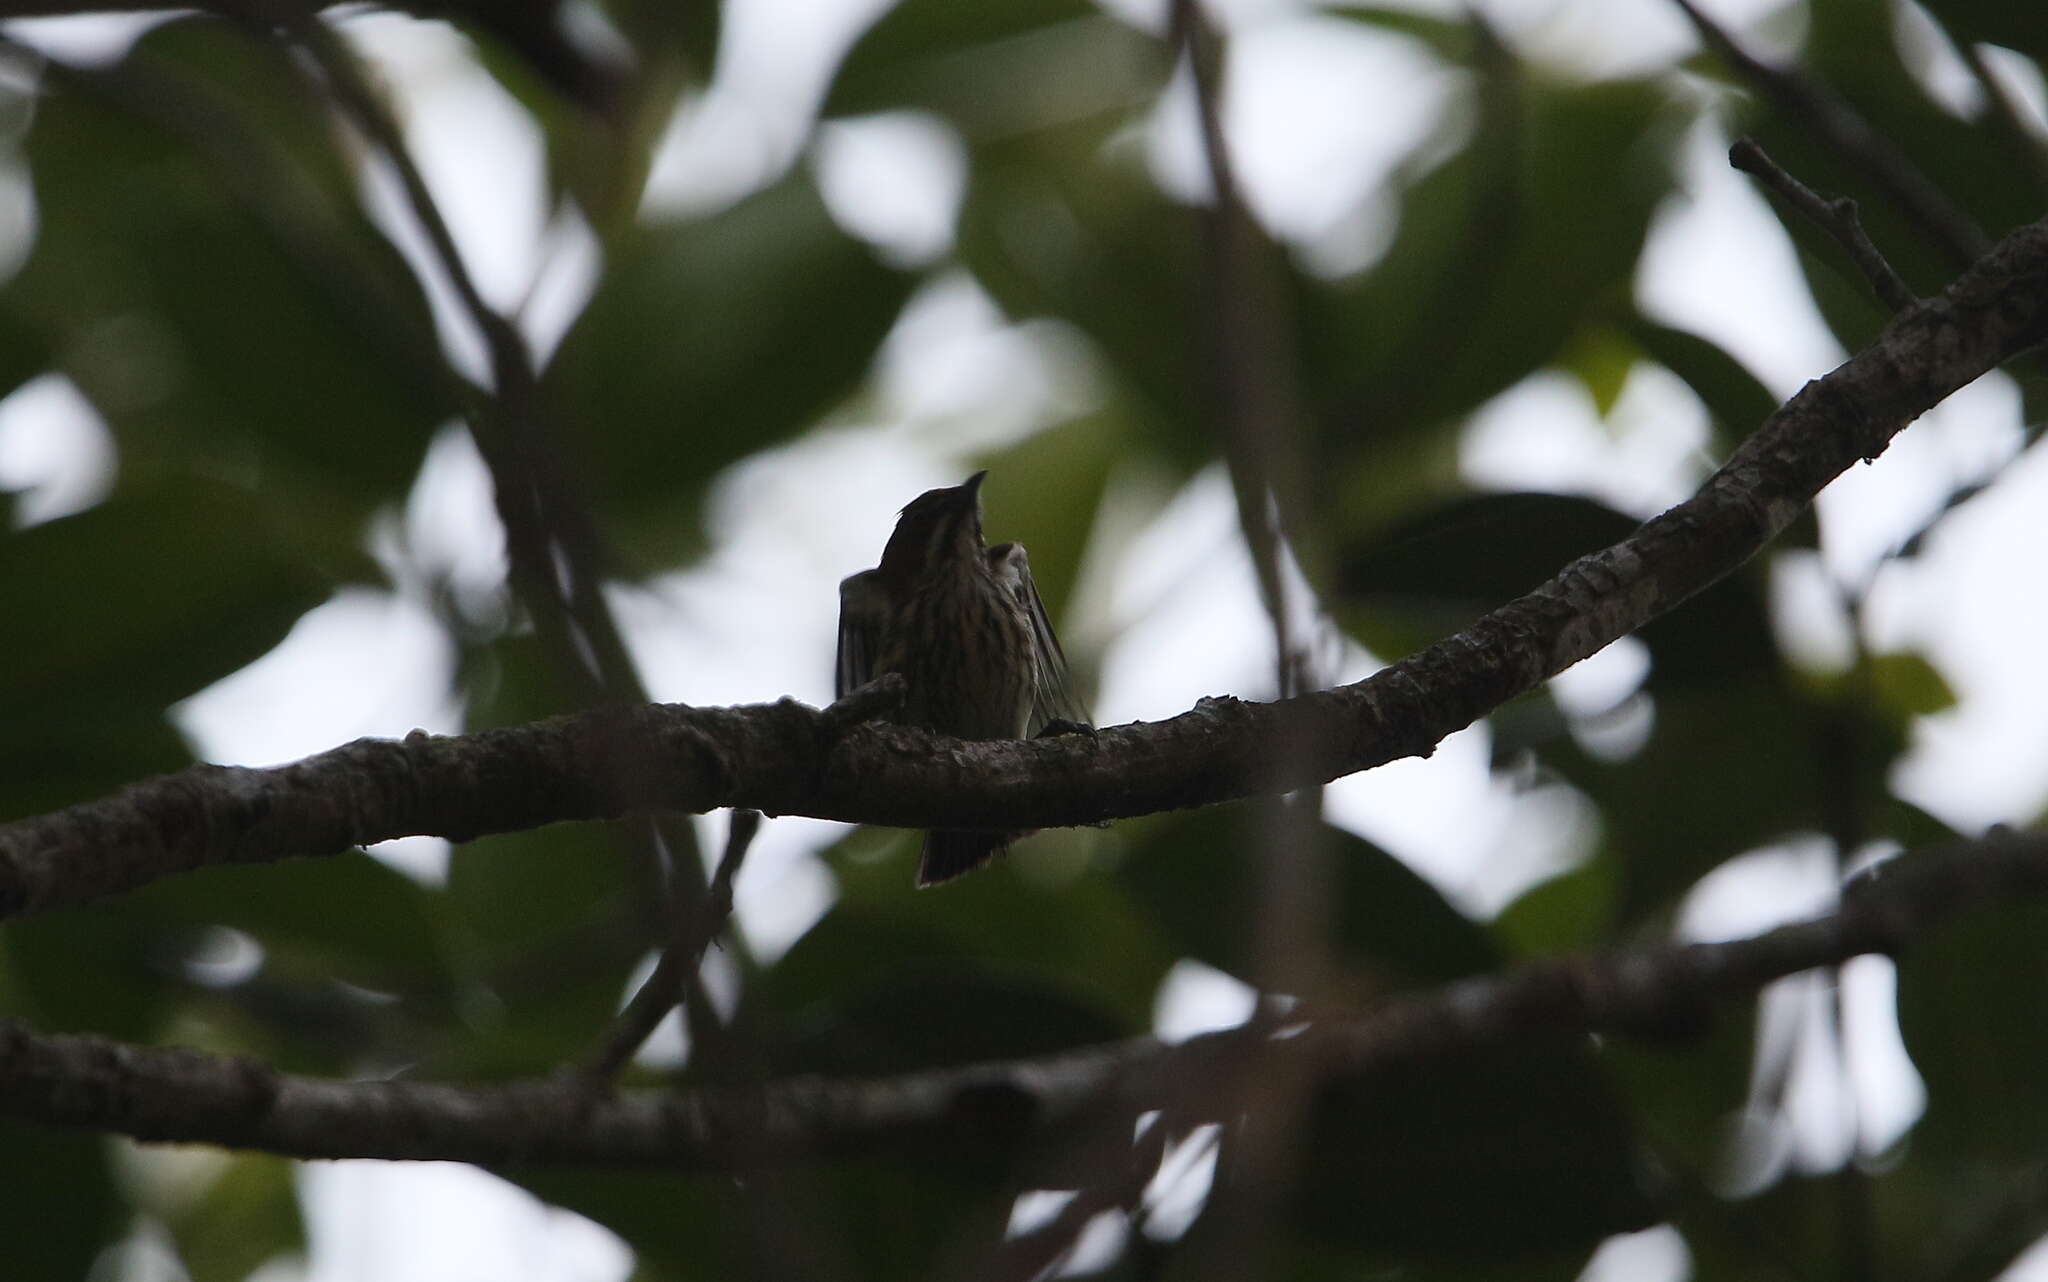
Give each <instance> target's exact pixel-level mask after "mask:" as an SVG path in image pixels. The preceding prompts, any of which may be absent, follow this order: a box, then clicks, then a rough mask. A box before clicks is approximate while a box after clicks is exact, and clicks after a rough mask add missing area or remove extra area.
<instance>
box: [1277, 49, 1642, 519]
mask: <svg viewBox="0 0 2048 1282" xmlns="http://www.w3.org/2000/svg"><path fill="white" fill-rule="evenodd" d="M1478 70H1479V71H1480V72H1481V73H1482V75H1481V78H1480V81H1479V83H1480V86H1481V87H1480V90H1479V101H1478V119H1477V122H1476V125H1475V129H1474V132H1473V134H1472V137H1471V140H1470V141H1469V142H1468V143H1467V144H1466V145H1465V146H1464V147H1463V148H1462V149H1460V150H1459V151H1458V153H1457V154H1456V155H1454V156H1453V157H1451V159H1449V160H1448V161H1446V162H1444V163H1443V164H1441V165H1440V166H1438V167H1437V168H1435V169H1434V170H1432V171H1431V172H1429V173H1428V174H1427V175H1426V176H1424V177H1421V178H1420V179H1419V180H1417V181H1415V182H1413V183H1412V184H1411V185H1410V186H1409V187H1408V188H1407V190H1406V191H1405V192H1403V193H1402V200H1401V223H1400V230H1399V232H1398V233H1397V234H1396V236H1395V240H1394V243H1393V245H1392V246H1391V247H1390V249H1389V251H1388V252H1387V254H1386V255H1385V256H1384V257H1383V258H1382V259H1381V260H1380V262H1379V265H1378V266H1376V267H1375V268H1374V269H1373V270H1371V271H1370V272H1368V273H1366V274H1365V275H1363V276H1361V277H1357V278H1354V279H1352V280H1347V281H1338V282H1329V283H1308V284H1306V285H1305V286H1304V289H1303V291H1302V293H1301V301H1302V308H1303V310H1302V313H1301V315H1300V316H1299V318H1298V322H1297V324H1298V329H1299V332H1300V334H1301V345H1302V350H1303V353H1304V357H1305V363H1306V368H1307V390H1308V392H1309V394H1310V396H1311V398H1312V400H1313V402H1314V403H1315V404H1316V405H1318V406H1319V407H1321V413H1320V414H1319V416H1318V417H1319V418H1320V419H1321V421H1322V422H1323V423H1324V424H1325V425H1326V429H1325V433H1324V435H1323V437H1322V439H1321V441H1320V443H1319V444H1320V448H1321V450H1322V452H1323V457H1322V458H1321V459H1320V460H1318V461H1319V463H1320V464H1321V465H1323V466H1325V467H1329V468H1333V469H1336V472H1335V473H1334V474H1335V475H1337V476H1341V477H1349V476H1350V475H1351V474H1352V473H1353V472H1357V473H1359V474H1361V476H1363V477H1368V478H1369V477H1370V476H1371V475H1372V474H1373V472H1374V471H1375V469H1378V470H1384V468H1385V467H1386V466H1387V465H1388V463H1389V461H1390V460H1398V459H1399V458H1400V457H1402V451H1403V450H1404V449H1407V448H1412V446H1413V443H1414V441H1415V440H1416V439H1417V438H1418V437H1433V436H1434V435H1435V434H1436V433H1438V432H1439V431H1440V430H1441V429H1442V428H1443V426H1444V425H1445V424H1446V423H1450V422H1454V421H1456V420H1458V419H1460V418H1462V417H1463V416H1464V415H1465V414H1467V413H1469V412H1471V411H1472V410H1473V409H1475V408H1477V407H1478V406H1479V405H1481V404H1482V403H1484V402H1485V401H1487V400H1488V399H1490V398H1492V397H1493V396H1495V395H1497V394H1498V393H1500V392H1502V391H1505V390H1506V389H1508V388H1509V387H1512V386H1514V385H1515V384H1516V383H1518V382H1520V381H1521V380H1522V379H1523V378H1525V377H1526V376H1528V375H1529V374H1530V373H1532V372H1534V371H1535V370H1537V369H1539V368H1541V367H1542V366H1544V365H1545V364H1548V363H1550V362H1553V361H1555V360H1557V359H1559V358H1560V356H1561V355H1562V354H1563V353H1564V352H1565V351H1566V350H1567V348H1568V346H1569V344H1570V343H1571V342H1572V341H1573V336H1574V335H1575V334H1576V333H1578V332H1579V331H1580V330H1581V329H1582V328H1583V327H1585V326H1587V325H1589V324H1600V323H1604V318H1605V317H1606V316H1607V315H1609V314H1610V313H1611V312H1612V311H1613V310H1614V309H1615V306H1616V304H1617V302H1618V300H1620V299H1622V298H1625V297H1626V296H1627V291H1628V290H1629V288H1630V282H1631V280H1632V279H1633V275H1634V272H1635V265H1636V258H1637V255H1638V254H1639V252H1640V250H1641V247H1642V243H1643V238H1644V235H1645V234H1646V232H1647V229H1648V226H1649V220H1650V216H1651V214H1652V213H1653V212H1654V210H1655V208H1656V206H1657V203H1658V201H1659V200H1660V199H1661V198H1662V197H1663V195H1664V194H1665V193H1666V192H1667V191H1668V190H1669V184H1670V165H1671V156H1672V151H1673V146H1674V142H1675V131H1674V129H1673V128H1672V127H1671V126H1672V124H1673V123H1674V122H1673V121H1672V119H1671V115H1670V113H1669V112H1667V111H1666V109H1665V97H1664V95H1665V90H1664V89H1663V87H1661V86H1660V85H1658V84H1657V83H1655V82H1651V81H1626V80H1622V81H1603V82H1598V83H1594V84H1586V85H1578V84H1562V83H1554V82H1551V81H1548V80H1545V79H1543V78H1541V77H1539V76H1536V75H1533V74H1526V73H1523V72H1522V71H1521V70H1520V69H1518V68H1516V67H1514V66H1513V65H1511V64H1508V63H1506V62H1505V60H1504V59H1502V58H1499V57H1495V58H1492V59H1488V60H1482V63H1481V66H1480V67H1479V68H1478ZM1361 425H1369V427H1370V430H1369V431H1365V430H1360V429H1361ZM1359 483H1360V484H1364V483H1365V481H1363V480H1361V481H1360V482H1359Z"/></svg>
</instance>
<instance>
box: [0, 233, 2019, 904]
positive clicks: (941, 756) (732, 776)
mask: <svg viewBox="0 0 2048 1282" xmlns="http://www.w3.org/2000/svg"><path fill="white" fill-rule="evenodd" d="M2044 336H2048V220H2044V221H2043V222H2039V223H2034V224H2031V225H2029V226H2027V227H2025V228H2022V229H2021V230H2019V231H2017V232H2015V233H2013V234H2012V235H2011V236H2009V237H2007V238H2006V239H2005V240H2004V241H2003V242H2002V243H2000V244H1999V245H1998V247H1997V248H1996V249H1994V250H1993V251H1992V252H1991V253H1990V254H1988V255H1986V256H1985V258H1984V259H1983V260H1982V261H1980V262H1979V263H1978V264H1977V265H1976V266H1975V267H1973V268H1972V269H1971V270H1970V271H1969V272H1967V273H1966V274H1964V275H1963V276H1962V277H1961V278H1960V279H1959V280H1957V281H1956V282H1955V284H1953V285H1952V286H1951V287H1950V288H1949V289H1948V290H1946V291H1945V292H1944V293H1942V294H1941V295H1940V296H1939V297H1936V298H1933V299H1930V300H1928V301H1926V302H1924V303H1922V304H1920V305H1919V306H1917V307H1915V308H1913V309H1912V310H1910V311H1908V312H1906V313H1905V314H1903V315H1901V316H1899V317H1898V318H1897V319H1896V320H1895V321H1894V322H1893V323H1892V324H1891V325H1890V326H1889V327H1888V328H1887V329H1886V330H1885V332H1884V333H1883V334H1882V335H1880V336H1879V338H1878V339H1877V341H1876V342H1874V343H1873V344H1872V345H1871V346H1870V347H1869V348H1868V349H1866V350H1865V351H1863V352H1861V353H1859V354H1858V355H1857V356H1855V357H1854V358H1853V359H1851V360H1849V361H1848V362H1846V363H1845V364H1843V365H1842V366H1841V367H1839V368H1838V369H1836V370H1834V371H1833V372H1831V373H1830V374H1828V375H1827V376H1826V377H1824V378H1821V379H1818V380H1816V381H1815V382H1812V383H1809V384H1808V385H1807V386H1806V387H1805V388H1804V389H1803V390H1801V392H1800V393H1799V394H1798V395H1797V396H1795V397H1793V398H1792V400H1791V401H1790V402H1789V403H1787V404H1786V405H1785V406H1784V407H1783V408H1781V409H1780V410H1779V411H1778V412H1777V413H1775V414H1773V415H1772V416H1771V417H1770V418H1769V419H1768V420H1767V421H1766V422H1765V423H1764V424H1763V426H1762V427H1760V428H1759V429H1758V430H1757V431H1756V433H1755V434H1754V435H1753V436H1752V437H1751V438H1750V439H1749V440H1748V441H1746V442H1745V443H1744V444H1743V445H1742V447H1741V448H1740V449H1738V450H1737V451H1736V452H1735V454H1734V456H1733V457H1732V458H1730V459H1729V460H1728V462H1727V464H1726V465H1724V466H1723V467H1722V468H1721V469H1720V470H1719V471H1718V472H1716V473H1715V474H1714V475H1713V476H1712V477H1711V478H1709V479H1708V481H1707V482H1706V484H1705V485H1703V486H1702V487H1701V489H1700V491H1699V493H1698V494H1696V495H1694V496H1693V497H1692V498H1691V499H1688V500H1687V501H1686V502H1684V503H1681V504H1679V505H1678V506H1677V507H1674V508H1672V509H1671V510H1670V511H1668V512H1666V513H1664V514H1663V515H1662V516H1659V517H1657V518H1656V519H1654V520H1652V521H1649V522H1647V523H1646V524H1644V525H1643V526H1642V527H1641V528H1640V529H1638V530H1637V531H1636V532H1635V533H1634V534H1632V535H1631V536H1630V537H1628V538H1627V539H1624V540H1622V541H1621V542H1620V543H1617V544H1615V545H1614V546H1613V547H1610V548H1607V549H1605V550H1603V551H1600V552H1596V553H1594V554H1592V555H1590V556H1586V557H1582V558H1580V559H1579V560H1577V561H1575V562H1573V563H1572V564H1570V565H1568V566H1566V567H1565V568H1564V569H1563V570H1562V571H1560V572H1559V573H1558V575H1557V576H1556V577H1555V578H1553V579H1551V580H1550V581H1549V582H1547V583H1545V584H1543V585H1541V586H1540V587H1538V588H1536V589H1535V590H1534V591H1532V592H1530V593H1529V594H1528V595H1526V596H1523V597H1521V598H1520V599H1518V600H1515V601H1513V602H1510V603H1509V604H1507V605H1505V606H1502V607H1501V608H1500V609H1498V610H1495V611H1494V612H1493V613H1491V614H1488V615H1486V616H1485V617H1483V618H1481V619H1480V620H1478V621H1477V622H1476V623H1474V624H1473V625H1472V626H1471V627H1469V628H1467V629H1465V630H1464V631H1462V632H1460V633H1457V634H1456V635H1454V636H1451V637H1447V638H1445V639H1444V640H1442V641H1440V642H1438V643H1436V644H1435V645H1433V646H1430V647H1429V648H1428V649H1426V650H1423V651H1421V652H1420V653H1417V654H1415V655H1411V656H1410V657H1408V658H1406V659H1403V660H1402V661H1401V662H1399V663H1396V664H1394V665H1392V666H1390V667H1388V668H1386V669H1384V670H1382V671H1381V672H1379V673H1377V674H1375V675H1373V676H1372V677H1370V678H1368V679H1366V680H1364V681H1360V682H1357V683H1355V684H1352V685H1348V686H1341V687H1338V688H1336V689H1332V690H1323V691H1317V692H1314V693H1311V694H1306V695H1302V696H1300V697H1297V698H1292V699H1284V700H1281V701H1279V702H1275V703H1249V702H1244V701H1240V700H1237V699H1231V698H1223V699H1204V700H1202V701H1201V703H1199V704H1198V705H1197V706H1196V707H1195V708H1194V709H1193V710H1192V711H1189V712H1186V713H1184V714H1182V715H1181V716H1178V717H1175V718H1173V719H1172V720H1170V721H1165V722H1160V723H1157V724H1149V725H1148V724H1132V725H1127V726H1117V727H1112V728H1110V729H1106V730H1104V731H1102V732H1101V734H1100V736H1099V737H1098V738H1096V739H1094V740H1089V739H1085V738H1078V737H1077V738H1064V739H1052V740H1044V741H1033V742H993V743H963V742H959V741H955V740H948V739H942V738H938V737H935V736H932V735H929V734H925V733H922V732H920V731H916V730H908V729H902V728H897V727H892V726H887V725H880V724H873V723H868V724H859V725H851V726H849V725H848V724H847V722H848V718H846V717H845V716H844V715H832V714H830V713H827V712H821V711H819V710H816V709H812V708H808V707H805V706H803V705H801V704H798V703H795V702H793V701H789V700H784V701H782V702H780V703H775V704H766V705H756V706H749V707H735V708H690V707H681V706H672V705H671V706H662V705H652V706H644V707H635V708H628V709H613V710H603V711H596V712H588V713H584V714H580V715H577V716H572V717H562V718H557V719H555V720H551V721H543V722H539V723H536V724H533V725H527V726H520V727H516V728H512V729H506V730H495V731H487V732H484V733H481V734H473V735H463V736H459V737H454V738H440V737H435V736H431V735H425V734H417V733H416V734H414V735H411V736H409V737H408V738H407V739H405V740H404V741H403V742H391V741H383V740H361V741H358V742H356V743H352V744H348V745H346V746H344V747H341V748H336V749H334V750H333V751H331V752H325V753H322V754H320V755H318V756H315V757H310V758H307V759H306V760H304V761H301V762H297V763H295V764H293V765H289V766H282V767H278V768H275V769H267V770H255V769H242V768H225V767H217V766H201V767H195V768H193V769H191V770H186V771H183V772H180V773H178V774H175V775H169V776H165V777H162V778H158V779H153V780H149V781H147V782H144V783H140V784H137V785H135V786H133V787H130V788H127V789H124V790H123V791H121V792H119V793H116V794H114V795H113V796H111V797H108V798H105V799H102V800H100V801H95V802H90V803H87V804H84V805H79V806H74V807H72V808H70V809H67V810H62V811H58V812H55V813H53V814H49V815H44V816H41V817H38V818H33V819H26V820H22V821H20V822H17V823H13V824H8V825H4V826H0V915H4V914H9V913H16V912H22V911H27V910H33V909H38V908H45V907H49V906H52V905H59V904H72V903H78V902H81V901H84V900H89V899H92V898H94V897H97V896H101V895H107V894H113V893H116V892H119V891H122V890H126V889H130V888H133V887H135V886H139V885H142V884H144V883H146V882H149V881H151V880H153V879H155V878H158V877H164V876H169V875H171V874H174V873H179V872H183V871H186V870H188V869H192V868H197V867H202V866H205V865H209V864H222V863H237V862H258V861H266V860H274V859H282V858H286V857H290V856H295V855H322V854H332V853H335V852H337V851H341V850H344V849H347V848H349V847H350V846H353V845H359V844H362V843H366V842H373V841H380V840H383V839H386V838H390V837H400V836H407V835H413V834H431V835H435V836H442V837H448V838H451V839H454V840H463V839H466V838H469V837H474V836H477V835H480V834H483V833H491V832H508V831H513V830H516V829H522V828H531V827H536V826H538V825H541V824H546V823H551V822H556V821H561V820H577V819H594V818H601V817H608V816H615V815H619V814H623V813H625V812H628V811H633V810H654V809H665V810H674V811H707V810H712V809H716V808H719V807H723V806H741V807H751V808H753V809H757V810H761V811H763V812H765V813H767V814H771V815H777V814H800V815H812V816H816V817H819V818H825V819H843V820H849V821H855V822H863V823H879V824H890V825H895V826H898V827H906V828H946V827H960V826H974V825H981V826H988V827H1002V828H1037V827H1051V826H1058V825H1065V824H1082V823H1091V822H1095V821H1098V820H1104V819H1117V818H1123V817H1127V816H1131V815H1142V814H1149V813H1152V812H1155V811H1161V810H1169V809H1174V808H1178V807H1185V806H1197V805H1204V804H1208V803H1212V802H1218V801H1227V800H1231V799H1234V798H1240V797H1246V796H1252V795H1256V794H1262V793H1274V792H1279V791H1284V790H1287V789H1291V788H1297V787H1302V786H1305V785H1309V784H1315V783H1321V782H1325V781H1327V780H1330V779H1335V778H1338V777H1339V776H1342V775H1347V774H1351V773H1353V772H1355V771H1359V770H1365V769H1368V768H1370V767H1373V766H1377V765H1381V764H1383V763H1385V762H1388V761H1392V760H1395V759H1397V758H1400V757H1408V756H1419V755H1427V754H1428V753H1429V752H1430V751H1431V750H1432V749H1433V748H1434V747H1435V745H1436V744H1437V743H1438V741H1440V740H1441V739H1443V738H1444V737H1445V736H1446V735H1449V734H1451V733H1453V732H1455V731H1457V730H1460V729H1462V728H1464V727H1465V726H1467V725H1470V724H1471V723H1472V722H1473V721H1474V720H1476V719H1477V718H1479V717H1480V716H1483V715H1484V714H1485V713H1487V712H1488V711H1489V710H1491V709H1493V708H1495V707H1498V706H1499V705H1501V704H1502V703H1504V702H1506V701H1507V700H1509V699H1512V698H1514V697H1516V696H1517V695H1520V694H1523V693H1525V692H1527V691H1528V690H1530V689H1533V688H1534V687H1535V686H1536V685H1538V684H1539V683H1540V682H1542V681H1544V680H1545V679H1547V678H1548V677H1550V676H1552V675H1554V674H1556V673H1558V672H1561V671H1563V670H1564V669H1565V668H1567V667H1570V666H1571V665H1572V664H1574V663H1576V662H1578V661H1579V660H1580V659H1583V658H1585V657H1586V656H1588V655H1590V654H1592V653H1594V652H1595V651H1597V650H1599V649H1601V648H1602V647H1603V646H1606V645H1607V644H1609V643H1610V642H1612V641H1614V640H1615V639H1617V638H1619V637H1622V636H1625V635H1627V634H1628V633H1629V632H1632V631H1634V630H1635V629H1636V628H1639V627H1641V626H1642V625H1643V624H1644V623H1645V622H1647V621H1649V620H1650V619H1652V618H1655V617H1656V616H1657V615H1659V614H1661V613H1663V612H1664V611H1666V610H1669V609H1671V608H1672V607H1673V606H1675V605H1677V604H1678V603H1679V602H1681V601H1683V600H1685V599H1686V598H1687V597H1689V596H1691V595H1692V594H1693V593H1695V592H1698V591H1699V590H1700V589H1702V588H1704V587H1706V586H1707V585H1708V584H1710V583H1712V582H1714V581H1715V580H1716V579H1718V578H1720V577H1721V576H1722V575H1725V574H1727V573H1728V572H1729V571H1730V570H1732V569H1734V568H1735V567H1736V566H1738V565H1740V564H1741V563H1742V562H1743V561H1744V560H1746V559H1747V558H1748V557H1750V556H1752V555H1754V554H1755V553H1756V552H1757V551H1758V550H1759V549H1760V548H1762V547H1763V546H1764V545H1765V544H1766V543H1767V542H1768V541H1769V540H1770V539H1771V538H1772V536H1774V535H1775V534H1777V532H1778V531H1780V530H1782V529H1783V528H1784V527H1785V525H1786V524H1787V523H1788V522H1790V521H1791V520H1792V518H1793V517H1794V516H1795V515H1797V514H1798V513H1799V511H1800V510H1801V509H1802V508H1804V507H1805V506H1806V504H1807V503H1809V502H1810V501H1811V500H1812V498H1813V496H1814V495H1815V494H1816V493H1818V492H1819V491H1820V489H1821V487H1823V486H1824V485H1826V484H1827V483H1828V482H1829V481H1830V480H1832V479H1833V478H1834V477H1835V476H1837V475H1839V474H1840V473H1841V472H1842V471H1843V470H1845V469H1846V468H1848V467H1849V466H1850V465H1851V464H1852V463H1854V462H1856V461H1857V460H1859V459H1871V458H1875V457H1876V456H1877V455H1878V454H1879V453H1880V452H1882V451H1883V449H1884V447H1885V444H1886V443H1887V442H1888V441H1889V440H1890V439H1891V438H1892V436H1893V435H1895V434H1896V433H1897V432H1898V431H1900V430H1901V429H1902V428H1904V427H1905V426H1906V424H1908V423H1910V422H1912V421H1913V419H1914V418H1916V417H1918V416H1919V415H1920V414H1922V413H1924V412H1925V411H1926V410H1928V409H1929V408H1931V407H1933V406H1934V405H1936V404H1938V403H1940V402H1941V401H1942V399H1943V398H1945V397H1947V396H1948V395H1949V394H1950V393H1951V392H1953V391H1955V390H1956V389H1957V388H1959V387H1961V386H1963V385H1964V384H1966V383H1968V382H1970V381H1971V380H1972V379H1975V378H1977V377H1978V376H1979V375H1981V374H1983V373H1985V372H1986V371H1987V370H1990V369H1992V368H1994V367H1996V366H1997V365H1998V364H1999V363H2000V362H2002V361H2005V360H2007V359H2009V358H2011V357H2012V356H2014V355H2016V354H2018V353H2020V352H2022V351H2025V350H2026V349H2028V348H2030V347H2032V346H2034V345H2035V344H2037V343H2038V342H2040V341H2041V340H2042V338H2043V337H2044ZM1276 745H1286V747H1287V750H1286V751H1277V750H1276Z"/></svg>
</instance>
